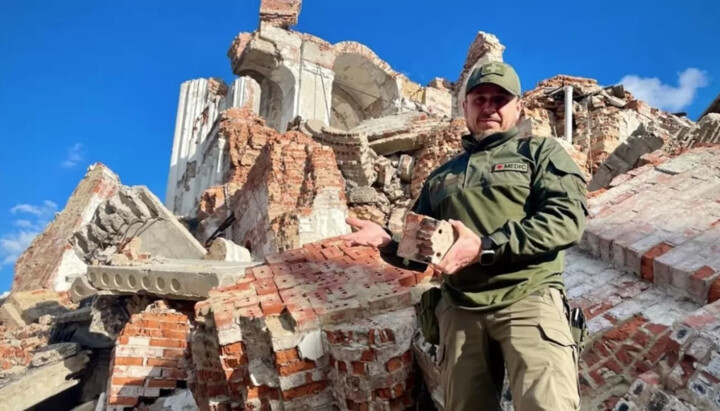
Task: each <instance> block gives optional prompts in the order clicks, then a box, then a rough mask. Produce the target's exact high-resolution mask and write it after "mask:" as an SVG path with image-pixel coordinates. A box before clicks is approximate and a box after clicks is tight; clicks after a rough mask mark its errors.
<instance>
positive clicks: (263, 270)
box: [246, 265, 273, 280]
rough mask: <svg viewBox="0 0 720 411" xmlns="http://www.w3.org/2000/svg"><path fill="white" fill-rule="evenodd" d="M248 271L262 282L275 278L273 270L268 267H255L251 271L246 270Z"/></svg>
mask: <svg viewBox="0 0 720 411" xmlns="http://www.w3.org/2000/svg"><path fill="white" fill-rule="evenodd" d="M247 271H250V272H251V273H252V275H253V276H254V277H255V279H256V280H261V279H263V278H272V276H273V272H272V270H271V269H270V267H269V266H267V265H261V266H257V267H253V268H251V269H249V270H246V272H247Z"/></svg>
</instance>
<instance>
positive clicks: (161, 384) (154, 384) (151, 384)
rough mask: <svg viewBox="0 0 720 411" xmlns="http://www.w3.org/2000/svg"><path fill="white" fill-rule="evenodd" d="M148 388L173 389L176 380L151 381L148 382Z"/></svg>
mask: <svg viewBox="0 0 720 411" xmlns="http://www.w3.org/2000/svg"><path fill="white" fill-rule="evenodd" d="M147 386H148V387H158V388H175V387H176V386H177V380H159V379H154V378H153V379H151V380H148V385H147Z"/></svg>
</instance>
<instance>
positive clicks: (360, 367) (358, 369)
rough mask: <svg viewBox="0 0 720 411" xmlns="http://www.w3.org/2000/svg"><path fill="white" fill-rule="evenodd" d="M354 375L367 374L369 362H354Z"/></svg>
mask: <svg viewBox="0 0 720 411" xmlns="http://www.w3.org/2000/svg"><path fill="white" fill-rule="evenodd" d="M352 369H353V375H366V374H367V363H364V362H360V361H353V362H352Z"/></svg>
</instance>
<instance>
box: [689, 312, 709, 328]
mask: <svg viewBox="0 0 720 411" xmlns="http://www.w3.org/2000/svg"><path fill="white" fill-rule="evenodd" d="M715 320H716V317H715V316H714V315H712V314H710V313H699V314H692V315H690V316H688V317H686V318H685V321H683V324H685V325H687V326H688V327H690V328H694V329H696V330H698V329H701V328H703V327H704V326H706V325H708V324H712V323H713V322H715Z"/></svg>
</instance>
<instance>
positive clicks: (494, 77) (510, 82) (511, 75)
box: [465, 61, 521, 96]
mask: <svg viewBox="0 0 720 411" xmlns="http://www.w3.org/2000/svg"><path fill="white" fill-rule="evenodd" d="M480 84H495V85H496V86H500V87H502V88H504V89H505V90H507V91H508V93H510V94H512V95H514V96H519V95H520V90H521V89H520V78H519V77H518V75H517V73H516V72H515V69H514V68H512V66H511V65H509V64H507V63H503V62H501V61H491V62H489V63H485V64H483V65H482V66H480V67H478V68H476V69H475V70H473V71H472V74H470V79H469V80H468V82H467V86H465V94H468V93H470V90H472V89H473V88H475V87H476V86H479V85H480Z"/></svg>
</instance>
